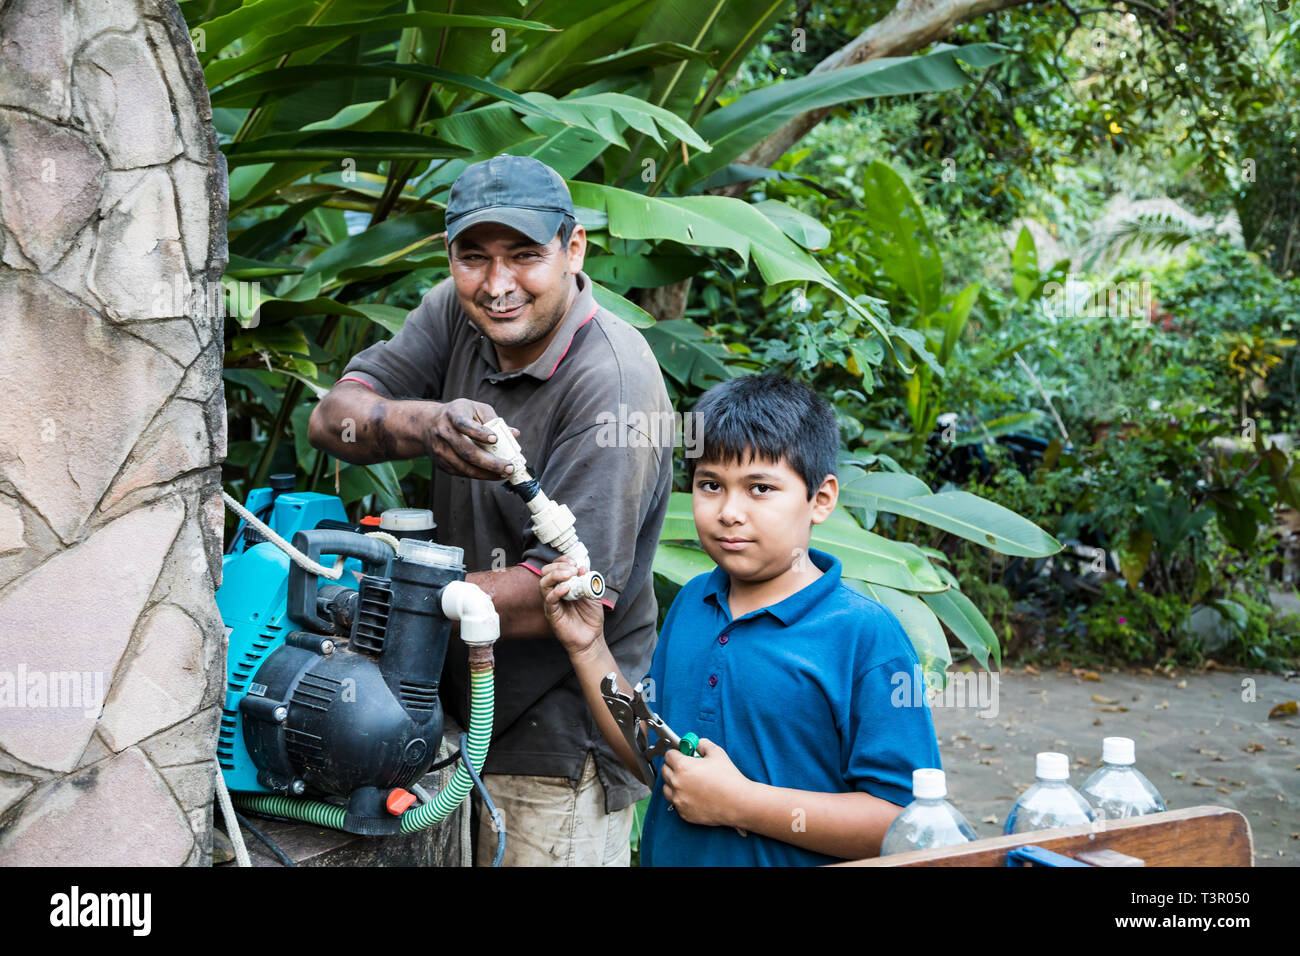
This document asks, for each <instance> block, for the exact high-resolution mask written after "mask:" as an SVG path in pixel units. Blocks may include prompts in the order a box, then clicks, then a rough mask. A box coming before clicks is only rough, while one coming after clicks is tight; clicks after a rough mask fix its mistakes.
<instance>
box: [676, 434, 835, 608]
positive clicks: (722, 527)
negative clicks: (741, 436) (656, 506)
mask: <svg viewBox="0 0 1300 956" xmlns="http://www.w3.org/2000/svg"><path fill="white" fill-rule="evenodd" d="M837 498H838V484H837V482H836V480H835V478H834V477H833V476H831V477H828V478H827V479H826V481H824V482H823V483H822V485H821V487H820V488H819V489H818V491H817V493H816V494H814V495H813V497H812V500H811V501H810V500H808V495H807V491H806V490H805V488H804V483H803V479H802V478H800V477H799V474H798V472H796V471H795V470H794V469H792V468H791V467H790V465H789V464H788V463H786V462H785V461H781V462H772V461H764V460H759V459H755V458H754V457H752V455H751V456H750V457H749V459H748V460H747V461H745V462H743V463H731V464H722V463H721V462H707V463H705V462H701V463H700V464H699V465H697V466H696V469H695V479H694V484H693V486H692V488H691V508H692V510H693V512H694V514H695V529H696V532H697V533H698V534H699V536H700V544H701V545H703V546H704V550H705V551H706V552H708V555H709V557H711V558H712V559H713V560H714V561H715V562H717V564H718V566H719V567H720V568H722V569H723V570H724V571H726V572H727V573H728V574H730V575H731V576H732V577H733V578H737V579H739V580H742V581H747V582H752V583H755V584H757V583H759V582H762V581H768V580H771V579H772V578H776V577H780V576H781V575H783V574H786V573H788V572H790V571H791V569H792V567H796V566H798V565H799V564H800V558H801V557H803V558H804V561H805V562H806V556H805V549H806V548H807V546H808V528H809V526H810V525H812V524H820V523H821V522H822V521H825V520H826V518H827V517H829V515H830V513H831V511H832V510H833V509H834V508H835V502H836V499H837Z"/></svg>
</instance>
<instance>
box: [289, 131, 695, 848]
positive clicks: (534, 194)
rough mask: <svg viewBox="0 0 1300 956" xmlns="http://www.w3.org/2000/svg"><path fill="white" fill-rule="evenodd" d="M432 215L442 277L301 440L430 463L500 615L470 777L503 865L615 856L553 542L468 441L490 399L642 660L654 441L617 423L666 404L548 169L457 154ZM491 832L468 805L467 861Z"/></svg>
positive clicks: (663, 449)
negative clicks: (554, 618) (483, 734)
mask: <svg viewBox="0 0 1300 956" xmlns="http://www.w3.org/2000/svg"><path fill="white" fill-rule="evenodd" d="M446 222H447V235H446V244H447V250H448V262H449V267H450V272H451V276H450V277H449V278H448V279H446V280H444V281H442V282H440V283H438V284H437V285H436V286H434V287H433V289H431V290H430V291H429V292H428V293H427V294H426V295H425V296H424V298H423V300H422V301H421V303H420V305H419V306H418V307H417V308H416V309H415V310H414V311H413V312H411V314H410V315H409V316H408V317H407V320H406V323H405V325H404V326H403V327H402V329H401V331H399V332H398V333H397V334H396V335H395V336H393V338H392V340H391V341H386V342H378V343H376V344H375V345H372V346H371V347H369V348H367V349H365V350H364V351H362V352H360V353H359V354H357V355H356V356H355V357H353V359H352V361H351V362H350V363H349V364H348V366H347V368H346V369H345V370H344V374H343V376H342V377H341V378H340V379H339V381H338V382H337V383H336V385H335V388H334V389H333V390H332V391H331V392H330V393H329V394H328V395H327V396H326V397H325V398H324V399H322V400H321V402H320V404H319V405H318V406H317V407H316V409H315V410H314V411H313V412H312V416H311V421H310V425H309V431H308V436H309V439H310V441H311V443H312V444H313V445H314V446H316V447H317V448H321V449H323V450H325V451H327V452H329V453H330V454H332V455H334V456H335V457H337V458H341V459H343V460H344V461H348V462H352V463H354V464H370V463H374V462H378V461H387V460H393V459H407V458H415V457H418V456H420V455H429V456H430V458H432V459H433V461H434V462H436V464H437V466H438V468H437V469H436V470H435V471H434V473H433V482H432V490H431V507H432V510H433V514H434V520H435V522H436V524H437V531H436V532H435V534H436V540H437V541H438V542H440V543H442V544H449V545H455V546H457V547H461V548H464V550H465V565H466V567H467V568H469V569H471V573H470V574H469V580H470V581H471V582H473V583H474V584H477V585H478V586H479V587H481V588H483V590H485V591H486V592H487V593H488V594H489V595H491V597H492V600H493V602H494V603H495V604H496V608H497V611H498V612H499V613H500V615H501V637H502V640H501V641H499V642H498V644H497V647H496V661H497V671H496V712H495V715H494V723H493V731H494V736H493V741H492V747H491V750H490V751H489V753H488V759H487V766H486V768H485V774H484V782H485V784H486V786H487V788H488V791H489V792H490V793H491V794H492V797H493V800H494V801H495V802H496V804H497V805H498V807H500V808H501V809H502V811H503V813H504V815H505V820H506V827H507V833H508V841H507V847H508V850H507V857H506V863H507V864H510V865H556V864H558V865H626V864H627V863H628V861H629V849H628V837H629V835H630V831H631V826H632V819H633V814H634V807H633V804H635V803H636V801H637V800H639V799H640V798H641V797H642V796H644V795H645V794H646V792H647V791H646V789H645V787H644V786H642V784H641V783H640V782H639V781H638V780H637V779H636V778H635V777H634V776H633V775H632V774H631V773H629V772H628V771H627V769H626V768H625V767H623V765H622V763H621V762H620V761H619V760H618V758H617V757H616V756H615V755H614V753H613V751H612V750H611V749H610V748H609V746H608V744H607V743H606V742H605V740H604V739H603V737H602V735H601V734H600V732H599V730H598V728H597V727H596V725H595V723H594V720H593V717H592V714H591V712H590V710H589V709H588V708H587V704H586V701H585V700H584V699H583V695H582V689H581V686H580V685H579V683H578V681H577V678H576V676H575V675H574V673H573V669H572V667H571V666H570V664H569V659H568V655H567V654H566V653H565V651H564V649H563V648H562V647H560V645H559V644H558V643H557V642H556V640H555V638H554V635H553V633H552V631H551V628H550V625H549V624H548V622H547V619H546V616H545V613H544V611H543V605H542V597H541V590H540V587H539V578H540V575H541V569H542V568H543V567H544V566H545V565H546V564H548V563H550V562H551V561H553V560H555V558H556V557H558V555H559V552H558V551H556V550H555V549H554V548H551V547H549V546H547V545H543V544H541V543H540V542H539V541H538V540H537V538H536V537H535V536H534V535H533V534H532V528H531V524H530V520H529V513H528V509H527V507H526V506H525V505H524V504H523V502H522V501H520V500H519V498H518V497H517V496H515V495H514V494H513V493H512V492H510V491H508V490H507V489H506V487H505V482H504V478H505V476H506V474H507V468H508V466H507V465H506V463H505V462H504V461H503V460H502V459H500V458H497V457H495V456H493V455H490V454H488V453H487V452H485V451H484V450H483V449H482V448H480V447H479V446H477V445H476V444H474V442H473V441H472V440H471V439H477V440H488V441H490V440H491V433H490V432H488V431H485V430H484V429H483V428H482V427H481V423H483V422H487V421H490V420H491V419H492V418H495V417H497V416H498V415H499V416H501V417H503V418H504V419H505V420H506V422H507V423H508V424H510V425H511V426H512V427H514V428H515V429H516V431H517V433H518V437H519V441H520V444H521V445H522V447H523V451H524V455H525V457H526V458H527V460H528V463H529V466H530V468H531V470H532V473H533V475H534V476H535V477H536V478H538V480H539V481H540V483H541V487H542V490H543V491H545V492H546V494H547V495H548V496H549V497H550V498H552V499H553V500H555V501H557V502H559V503H561V504H565V505H568V507H569V508H570V510H572V512H573V514H574V517H575V519H576V523H577V527H576V530H577V533H578V536H579V538H580V539H581V540H582V542H583V544H585V545H586V546H587V549H588V551H589V552H590V554H591V563H592V568H593V570H596V571H600V572H601V573H602V574H603V575H604V577H605V582H606V591H605V595H604V601H603V603H604V606H605V628H606V631H607V632H608V633H609V634H610V635H611V640H610V645H611V649H612V652H613V654H614V656H615V657H616V658H617V659H618V662H619V665H620V666H621V667H622V668H623V672H624V673H627V674H643V673H645V672H646V670H647V668H648V666H649V663H650V657H651V653H652V651H653V648H654V639H655V626H656V622H657V615H658V607H657V604H656V601H655V596H654V586H653V576H652V572H651V563H652V561H653V557H654V550H655V545H656V542H657V541H658V537H659V531H660V528H661V527H662V524H663V518H664V514H665V512H666V510H667V506H668V496H669V494H670V491H671V485H672V443H671V441H669V442H663V441H655V440H652V439H651V438H650V436H649V435H646V434H645V432H644V431H642V430H640V429H638V428H635V427H629V426H628V425H627V424H626V421H627V420H629V419H630V420H631V421H633V422H634V423H635V422H637V421H638V420H639V418H638V417H636V416H633V415H630V414H627V410H629V409H631V410H635V411H638V412H641V413H644V414H647V415H650V416H652V417H650V418H649V419H648V420H649V421H651V422H655V421H660V422H662V421H666V420H669V419H665V418H664V417H663V416H664V415H666V414H667V415H670V414H671V406H670V405H669V403H668V394H667V391H666V389H665V387H664V383H663V377H662V375H661V374H660V372H659V366H658V364H657V362H656V361H655V358H654V355H653V353H652V352H651V351H650V348H649V346H648V345H647V344H646V341H645V339H644V338H643V337H642V336H641V335H640V333H638V332H637V331H636V330H635V329H634V328H632V327H631V326H630V325H628V324H627V323H625V322H623V321H621V320H620V319H618V318H616V317H615V316H613V315H612V314H610V313H609V312H607V311H605V310H603V309H601V308H599V307H598V306H597V305H596V302H595V299H594V298H593V296H592V286H591V280H590V279H588V278H587V276H586V275H585V274H584V273H583V272H582V271H581V270H582V265H583V258H584V256H585V253H586V233H585V231H584V230H583V228H582V226H580V225H578V224H577V220H576V217H575V216H574V212H573V202H572V199H571V198H570V196H569V191H568V187H567V186H566V185H565V183H564V180H563V179H561V178H560V176H559V175H558V174H557V173H556V172H555V171H554V170H552V169H551V168H550V167H548V166H546V165H544V164H542V163H540V162H538V161H537V160H535V159H531V158H526V157H516V156H497V157H494V158H492V159H490V160H487V161H485V162H481V163H476V164H474V165H472V166H469V167H468V168H467V169H466V170H465V171H464V172H463V173H462V174H461V175H460V177H459V178H458V179H457V180H456V182H455V183H454V184H453V186H452V189H451V193H450V195H449V196H448V200H447V216H446ZM611 418H613V419H615V421H614V423H613V424H614V427H613V428H611V421H610V420H611ZM651 431H652V432H654V433H655V434H656V435H657V433H658V429H651ZM353 438H354V439H355V440H345V439H353ZM611 439H613V440H611ZM443 676H444V680H443V693H444V697H445V700H446V704H447V707H448V709H449V711H450V712H451V713H452V714H453V715H454V716H456V717H457V718H458V719H460V720H461V722H462V724H464V723H465V718H466V716H467V715H466V713H465V709H466V706H467V693H468V692H467V678H466V660H465V652H464V649H463V648H461V647H460V646H459V642H456V641H453V642H452V646H451V649H450V650H449V652H448V657H447V664H446V667H445V668H444V671H443ZM495 845H496V835H495V833H494V832H493V830H492V827H491V825H490V824H488V823H487V821H486V820H484V821H483V823H482V824H481V825H480V827H479V834H478V856H479V862H480V864H482V863H484V862H485V861H490V860H491V858H492V855H493V853H494V851H495Z"/></svg>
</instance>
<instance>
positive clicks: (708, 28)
mask: <svg viewBox="0 0 1300 956" xmlns="http://www.w3.org/2000/svg"><path fill="white" fill-rule="evenodd" d="M789 6H791V4H790V2H789V0H658V2H657V3H655V5H654V8H653V10H652V12H651V14H650V16H649V17H648V18H647V19H646V22H645V25H644V26H643V27H642V28H641V31H640V32H639V33H638V34H637V35H636V39H635V41H634V42H635V43H638V44H641V43H662V42H672V43H682V44H685V45H686V46H689V47H693V48H695V49H697V50H709V51H717V54H716V58H715V59H714V60H713V61H712V62H711V63H710V64H709V65H708V67H706V66H705V64H703V63H700V62H698V61H692V60H682V61H680V62H677V63H671V64H668V65H666V66H661V67H659V68H658V69H657V70H655V74H654V82H653V85H652V87H651V90H650V94H649V95H648V96H647V97H646V98H647V99H648V100H650V102H652V103H654V104H655V105H656V106H662V107H663V108H664V109H668V110H672V111H673V112H674V113H676V114H677V115H678V116H682V117H686V116H688V115H689V114H690V112H691V109H692V108H693V107H694V106H695V105H696V102H697V99H700V87H701V86H702V85H703V83H704V78H705V76H706V75H707V72H708V69H709V67H711V68H712V69H714V70H715V71H717V76H718V77H720V79H721V82H724V83H725V82H726V81H727V80H728V79H729V78H730V77H731V76H732V74H734V73H735V71H736V68H737V67H738V66H739V64H740V60H741V59H742V58H743V57H744V55H745V53H747V52H748V51H749V50H750V49H752V48H753V46H754V45H755V44H756V43H758V42H759V41H760V40H761V39H762V38H763V34H764V33H765V32H767V29H768V28H769V27H770V26H771V25H772V23H774V22H775V21H776V19H777V18H779V17H780V15H781V14H782V13H783V12H784V11H785V10H786V9H787V8H788V7H789ZM716 95H717V88H716V87H710V88H709V89H707V90H706V91H705V95H704V97H703V99H704V102H705V104H706V105H707V103H708V102H710V101H711V100H712V99H713V97H715V96H716Z"/></svg>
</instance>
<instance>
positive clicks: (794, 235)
mask: <svg viewBox="0 0 1300 956" xmlns="http://www.w3.org/2000/svg"><path fill="white" fill-rule="evenodd" d="M754 208H755V209H757V210H758V211H759V212H761V213H762V214H763V215H764V216H766V217H767V218H768V219H771V220H772V222H774V223H776V224H777V225H778V226H780V227H781V231H782V232H784V233H785V234H786V235H787V236H789V237H790V238H791V239H793V240H794V241H795V242H797V243H799V245H801V246H803V247H804V248H805V249H825V248H826V247H827V246H828V245H830V243H831V231H830V230H829V229H827V228H826V227H825V226H823V225H822V224H821V223H820V222H818V221H817V220H816V219H814V218H813V217H812V216H810V215H808V214H807V213H806V212H800V211H799V210H798V209H795V208H794V207H793V206H787V205H786V204H785V203H783V202H780V201H779V200H776V199H764V200H763V201H762V202H757V203H754Z"/></svg>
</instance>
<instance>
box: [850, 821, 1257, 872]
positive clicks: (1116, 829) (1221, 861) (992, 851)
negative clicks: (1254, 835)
mask: <svg viewBox="0 0 1300 956" xmlns="http://www.w3.org/2000/svg"><path fill="white" fill-rule="evenodd" d="M1020 846H1040V847H1043V848H1044V849H1046V850H1051V851H1053V852H1055V853H1060V854H1062V855H1064V856H1068V857H1072V858H1074V859H1076V860H1079V861H1081V862H1084V863H1091V864H1093V865H1094V866H1253V865H1254V841H1253V840H1252V839H1251V835H1250V824H1249V823H1248V822H1247V821H1246V818H1245V817H1244V816H1242V815H1241V814H1240V813H1238V812H1237V811H1236V810H1230V809H1228V808H1227V807H1189V808H1187V809H1185V810H1170V811H1168V812H1167V813H1153V814H1150V815H1148V816H1145V817H1132V818H1129V819H1126V820H1105V821H1099V822H1097V823H1095V824H1088V825H1086V826H1079V827H1062V828H1060V829H1058V830H1037V831H1034V832H1032V833H1019V834H1014V835H1010V836H999V837H989V838H988V839H985V840H976V841H975V842H974V843H964V844H961V845H960V846H948V847H941V848H939V849H934V850H915V851H913V852H911V853H898V854H895V855H893V856H882V857H873V858H871V859H869V860H854V861H852V862H848V863H839V864H836V865H837V866H1006V865H1007V852H1008V851H1009V850H1012V849H1014V848H1016V847H1020Z"/></svg>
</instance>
